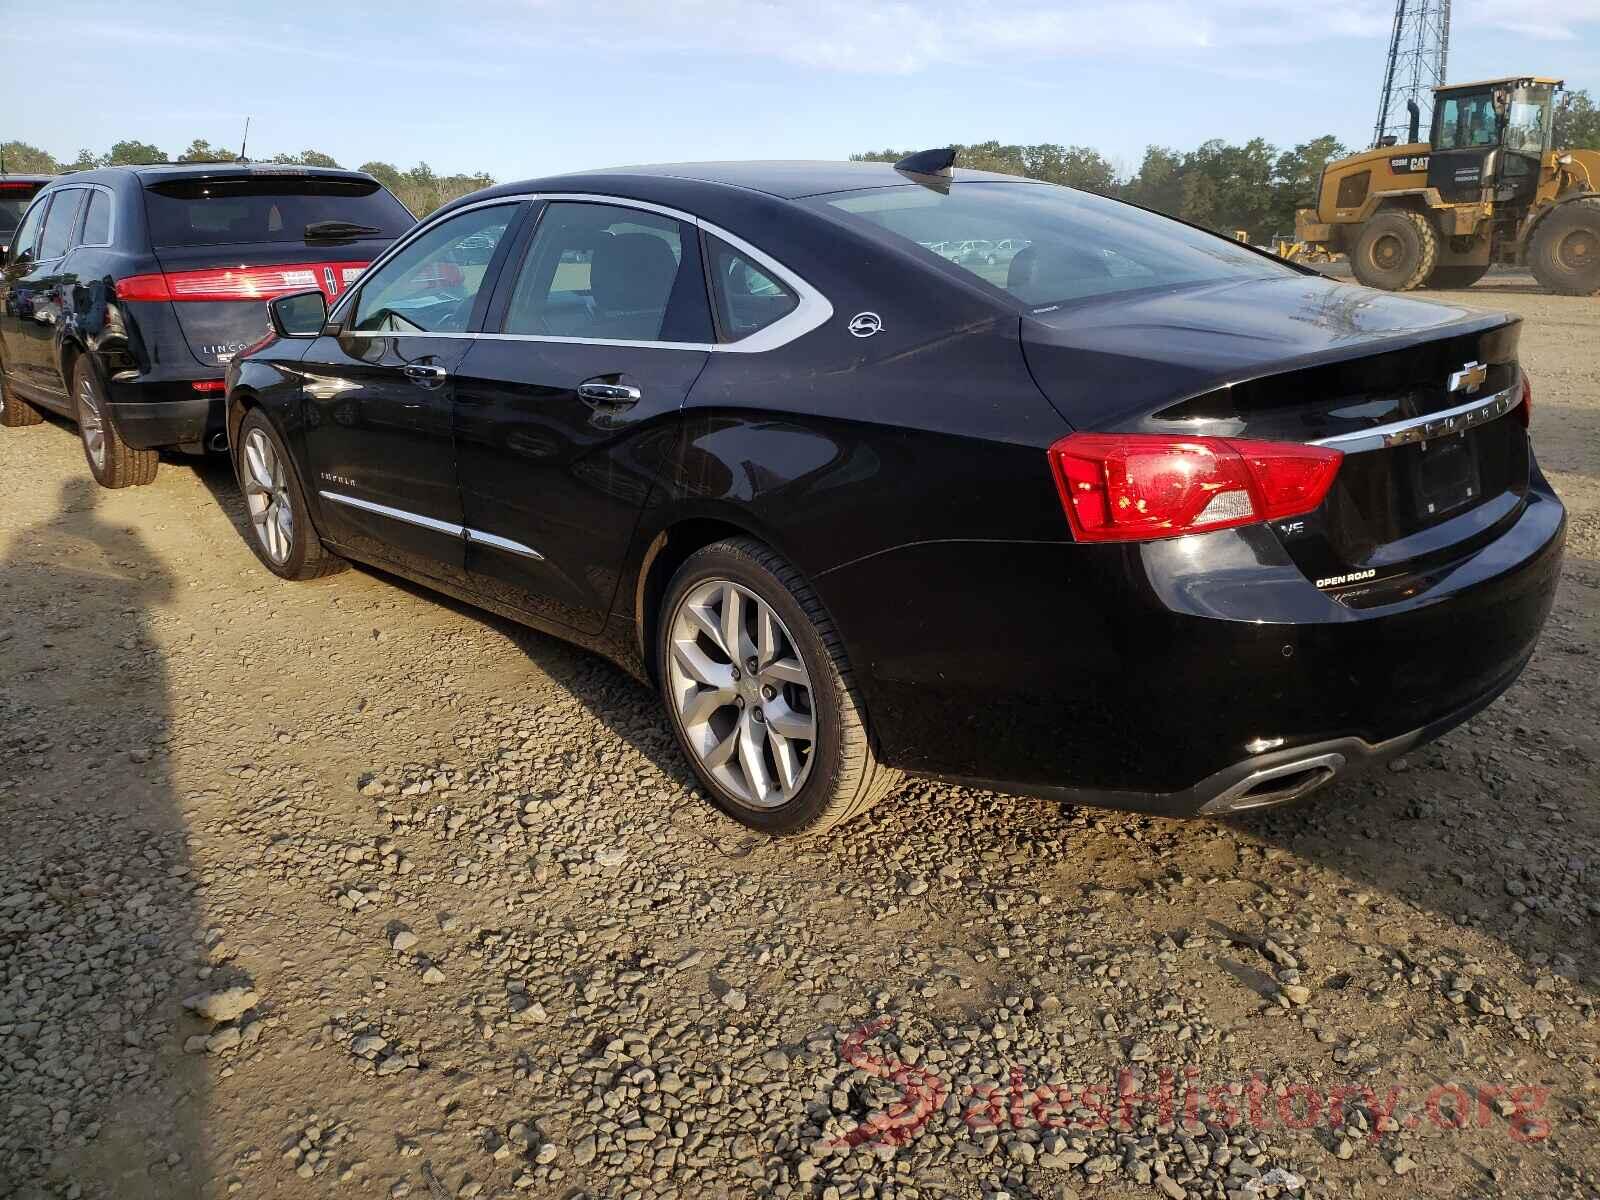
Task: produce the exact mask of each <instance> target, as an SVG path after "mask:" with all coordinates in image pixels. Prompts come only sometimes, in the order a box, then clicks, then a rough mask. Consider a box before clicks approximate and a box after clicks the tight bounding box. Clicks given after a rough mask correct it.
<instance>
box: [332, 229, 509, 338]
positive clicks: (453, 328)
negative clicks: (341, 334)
mask: <svg viewBox="0 0 1600 1200" xmlns="http://www.w3.org/2000/svg"><path fill="white" fill-rule="evenodd" d="M516 212H517V205H516V204H515V203H509V204H496V205H491V206H490V207H488V208H475V209H472V210H471V211H470V212H464V213H461V214H460V215H458V216H454V217H447V218H446V219H445V220H443V221H440V222H439V223H438V224H437V225H435V226H433V228H431V229H429V230H428V231H427V232H425V233H423V234H421V235H420V236H418V237H417V238H416V239H414V240H413V241H412V242H410V243H409V244H408V245H407V246H406V247H405V248H404V249H402V250H400V251H399V252H398V253H397V254H396V255H395V256H394V257H393V258H391V259H390V260H389V261H388V262H386V263H384V264H383V266H381V267H379V268H378V269H377V270H376V271H374V272H372V274H371V275H369V276H368V277H367V279H366V281H365V282H364V283H363V284H362V285H361V295H360V296H359V297H358V298H357V300H356V315H355V323H354V326H353V328H355V329H357V330H360V331H362V332H378V331H383V332H387V333H464V332H466V329H467V323H468V322H469V321H470V320H471V319H472V311H473V307H474V306H475V305H476V303H477V299H478V293H479V292H481V291H482V290H483V280H484V275H485V274H486V273H487V272H488V270H489V264H490V262H491V261H492V260H493V259H494V252H495V249H496V247H498V246H499V245H500V239H501V238H502V237H504V236H505V232H506V227H507V226H508V225H510V224H511V218H512V217H513V216H515V215H516Z"/></svg>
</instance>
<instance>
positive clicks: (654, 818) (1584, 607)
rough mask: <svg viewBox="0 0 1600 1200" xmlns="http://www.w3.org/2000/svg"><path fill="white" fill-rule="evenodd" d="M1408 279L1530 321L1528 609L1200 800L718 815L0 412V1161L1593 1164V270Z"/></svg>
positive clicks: (547, 675)
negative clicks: (1206, 807) (1419, 683)
mask: <svg viewBox="0 0 1600 1200" xmlns="http://www.w3.org/2000/svg"><path fill="white" fill-rule="evenodd" d="M1444 298H1446V299H1449V300H1452V301H1459V302H1461V303H1469V304H1474V305H1478V306H1483V307H1506V308H1511V309H1514V310H1516V311H1519V312H1522V313H1524V314H1525V315H1526V316H1527V318H1528V327H1527V331H1526V335H1525V339H1524V349H1525V358H1526V361H1527V362H1528V364H1529V365H1530V367H1531V369H1532V371H1533V372H1534V373H1535V374H1534V377H1535V383H1536V417H1535V421H1536V429H1537V434H1538V440H1539V445H1540V451H1541V456H1542V459H1543V461H1544V463H1545V466H1546V468H1547V470H1549V471H1550V473H1551V474H1552V476H1553V477H1554V479H1555V480H1556V483H1557V486H1558V487H1559V488H1560V490H1561V491H1562V493H1563V495H1564V496H1565V498H1566V499H1567V501H1568V504H1569V506H1570V507H1571V510H1572V514H1573V521H1572V527H1571V533H1570V536H1569V543H1568V563H1567V568H1566V574H1565V579H1564V583H1563V587H1562V590H1561V593H1560V596H1559V598H1558V600H1557V604H1556V609H1555V613H1554V615H1553V617H1552V619H1551V622H1550V625H1549V628H1548V629H1547V631H1546V634H1545V638H1544V641H1543V642H1542V644H1541V647H1540V650H1539V653H1538V655H1537V656H1536V658H1535V659H1534V661H1533V664H1532V665H1531V667H1530V668H1529V669H1528V671H1527V673H1526V674H1525V676H1524V677H1523V679H1522V681H1521V682H1520V683H1519V684H1518V685H1517V686H1516V687H1515V688H1513V689H1512V690H1511V691H1510V692H1509V693H1508V694H1507V695H1506V696H1505V697H1504V698H1503V699H1501V700H1500V701H1499V702H1498V703H1496V704H1495V705H1494V706H1493V707H1491V708H1490V709H1488V710H1487V711H1486V712H1484V713H1483V714H1482V715H1480V716H1479V717H1477V718H1476V719H1474V720H1473V721H1472V722H1471V723H1470V724H1468V725H1467V726H1464V727H1462V728H1461V729H1458V730H1456V731H1455V732H1453V733H1451V734H1450V735H1448V736H1447V737H1446V738H1444V739H1443V740H1442V741H1441V742H1439V743H1437V744H1435V745H1432V746H1429V747H1426V748H1424V749H1422V750H1420V751H1419V752H1416V753H1414V754H1413V755H1411V756H1410V757H1409V759H1408V760H1405V761H1402V762H1398V763H1395V764H1393V765H1392V767H1391V769H1389V770H1388V771H1385V772H1382V773H1380V774H1378V775H1375V776H1370V777H1367V778H1360V779H1354V780H1350V781H1347V782H1344V783H1341V784H1340V785H1338V786H1336V787H1335V788H1333V789H1331V790H1329V791H1325V792H1323V793H1320V794H1319V795H1318V796H1317V797H1316V798H1315V799H1314V800H1313V801H1311V802H1309V803H1308V804H1306V805H1304V806H1302V807H1299V808H1296V809H1292V810H1287V811H1282V812H1278V813H1274V814H1267V815H1262V816H1259V817H1257V818H1254V819H1250V820H1238V821H1231V822H1225V823H1218V822H1176V821H1164V820H1156V819H1150V818H1145V817H1138V816H1129V815H1124V814H1116V813H1104V812H1099V811H1092V810H1085V809H1070V808H1069V809H1064V808H1061V807H1060V806H1057V805H1051V804H1046V803H1043V802H1038V801H1032V800H1022V799H1016V798H1012V797H1002V796H996V795H991V794H988V793H982V792H976V791H971V790H964V789H960V788H955V787H948V786H938V785H933V784H927V783H916V784H911V785H908V786H907V787H906V788H904V789H903V791H902V792H901V793H899V794H898V795H897V796H896V797H895V798H893V799H892V800H891V801H889V802H886V803H885V804H884V805H882V806H881V807H880V808H879V809H878V810H877V811H876V812H874V813H873V814H872V815H871V816H869V817H868V818H867V819H865V820H863V821H861V822H859V823H857V824H856V825H854V826H851V827H850V828H848V829H847V830H845V831H843V832H841V833H839V834H837V835H835V836H832V837H828V838H825V839H822V840H819V841H815V842H810V843H805V844H792V843H783V844H770V843H763V842H760V841H758V840H755V839H752V838H751V837H749V836H747V835H746V834H744V833H743V831H741V830H740V829H739V828H737V827H736V826H734V825H732V824H731V823H729V822H727V821H725V820H723V819H722V818H720V817H719V816H717V815H715V814H714V813H713V812H712V810H710V809H709V808H708V807H707V806H706V805H705V804H704V803H703V802H702V801H701V800H700V799H699V798H698V797H697V796H696V794H695V788H694V785H693V783H692V780H691V778H690V777H689V775H688V773H687V771H686V770H685V769H684V768H683V767H682V766H681V765H680V764H679V762H678V760H677V757H676V754H675V751H674V749H673V746H672V743H671V740H670V737H669V733H668V730H667V727H666V725H665V724H664V721H663V718H662V717H661V715H660V714H659V713H658V710H657V707H656V701H655V699H654V697H653V696H652V695H651V694H649V693H647V692H646V691H644V690H643V689H641V688H640V687H638V686H637V685H635V684H634V683H632V682H630V681H629V680H628V679H627V678H625V677H624V676H623V675H621V674H620V673H619V672H617V671H616V670H614V669H613V668H611V667H610V666H608V665H606V664H605V663H602V662H600V661H598V660H596V659H593V658H591V657H589V656H587V655H585V654H583V653H582V652H579V651H577V650H574V649H571V648H569V647H567V646H566V645H564V644H562V643H559V642H557V641H554V640H552V639H548V638H545V637H542V636H540V635H537V634H534V633H531V632H528V631H526V630H522V629H519V628H517V627H514V626H512V625H510V624H508V623H505V622H501V621H499V620H497V619H494V618H490V617H486V616H483V615H481V614H478V613H476V612H473V611H470V610H468V609H466V608H464V607H460V606H456V605H453V604H451V603H449V602H446V601H442V600H440V599H438V598H435V597H434V596H432V595H429V594H427V593H424V592H422V591H420V590H417V589H413V588H410V587H409V586H407V585H404V584H401V583H398V582H396V581H395V580H392V579H389V578H387V577H384V576H381V575H378V574H375V573H368V572H364V571H353V572H347V573H345V574H342V575H339V576H337V577H334V578H332V579H329V580H325V581H322V582H320V583H316V584H308V585H299V586H294V585H289V584H284V583H280V582H278V581H277V580H275V579H273V578H272V577H270V576H269V575H267V573H266V572H265V571H264V570H262V569H261V568H260V567H259V566H258V564H257V563H256V561H255V560H254V558H253V557H252V556H251V554H250V552H249V550H248V548H247V547H246V546H245V544H244V543H243V541H242V540H241V535H240V523H241V519H242V518H241V508H240V505H239V503H238V501H237V499H236V497H235V494H234V489H233V486H232V484H231V481H230V480H229V477H228V475H227V473H226V469H225V468H224V466H223V465H222V464H221V463H220V462H210V463H206V464H202V465H200V466H198V467H197V466H195V465H194V464H192V463H185V462H182V461H176V462H171V463H168V464H166V465H164V466H163V468H162V471H161V475H160V477H159V479H158V480H157V482H156V483H155V485H154V486H152V487H149V488H144V489H138V490H133V491H128V492H122V493H106V492H101V491H98V490H97V489H95V488H94V487H93V486H92V484H91V483H90V482H89V481H88V476H87V473H86V470H85V468H84V465H83V463H82V459H81V456H80V452H79V449H78V446H77V443H76V441H75V438H74V437H73V435H72V433H71V431H70V429H69V428H68V427H65V426H62V425H57V424H53V423H47V424H46V425H44V426H41V427H38V428H33V429H26V430H5V431H0V433H3V436H0V481H3V483H0V820H3V822H4V829H5V833H4V836H3V837H0V1116H3V1117H4V1121H3V1122H0V1195H5V1196H11V1195H16V1196H27V1197H34V1196H64V1197H80V1196H84V1197H105V1198H107V1200H110V1198H116V1200H123V1198H131V1197H146V1196H148V1197H183V1196H197V1197H199V1196H203V1197H211V1196H233V1195H238V1196H240V1197H246V1198H248V1197H257V1196H269V1195H270V1196H287V1197H298V1196H323V1195H333V1194H352V1195H364V1196H396V1197H398V1196H406V1195H410V1196H415V1197H419V1198H426V1200H438V1198H440V1197H455V1196H460V1197H466V1198H470V1197H474V1196H482V1197H491V1196H510V1195H516V1194H526V1195H531V1196H552V1197H575V1196H579V1195H588V1196H593V1197H600V1196H612V1197H645V1196H680V1195H681V1196H696V1197H700V1196H705V1197H716V1196H729V1197H733V1196H751V1195H762V1196H792V1197H823V1198H826V1200H847V1198H850V1197H862V1198H864V1197H902V1198H910V1197H928V1198H932V1200H945V1198H948V1197H980V1196H981V1197H1000V1196H1012V1197H1019V1198H1020V1197H1052V1198H1061V1197H1071V1196H1078V1197H1084V1198H1087V1197H1124V1196H1127V1197H1135V1196H1165V1197H1170V1198H1177V1197H1185V1196H1188V1197H1224V1196H1227V1197H1236V1198H1242V1200H1258V1198H1270V1197H1273V1196H1288V1197H1303V1196H1335V1195H1337V1196H1346V1195H1348V1196H1363V1195H1365V1196H1379V1195H1390V1194H1404V1195H1420V1196H1453V1197H1468V1196H1491V1195H1515V1196H1540V1197H1593V1196H1596V1195H1600V1150H1597V1140H1600V1139H1597V1135H1600V1129H1597V1110H1596V1104H1597V1100H1600V1075H1597V1068H1596V1065H1595V1064H1596V1057H1597V1048H1596V1043H1597V1041H1600V1025H1597V1022H1596V1013H1595V1000H1596V987H1595V983H1596V969H1597V967H1600V945H1597V938H1596V928H1597V920H1600V814H1597V812H1596V803H1595V801H1596V785H1595V783H1594V777H1595V772H1596V769H1597V766H1600V732H1597V721H1596V712H1597V702H1596V681H1595V676H1596V671H1595V659H1594V657H1593V651H1594V646H1595V644H1596V632H1597V627H1600V593H1597V589H1600V382H1597V378H1596V373H1595V368H1596V356H1595V350H1594V347H1595V346H1596V345H1600V302H1595V301H1586V300H1573V299H1565V298H1557V297H1547V296H1541V295H1538V294H1536V293H1535V292H1534V290H1533V288H1532V286H1531V282H1530V281H1525V280H1519V279H1517V278H1515V277H1506V276H1496V277H1494V278H1493V280H1492V281H1486V284H1485V285H1482V286H1480V287H1479V288H1477V289H1475V290H1473V291H1472V292H1471V293H1463V294H1460V295H1454V296H1447V297H1444ZM1164 1079H1171V1080H1173V1081H1174V1082H1173V1084H1172V1088H1173V1090H1174V1091H1175V1093H1176V1095H1175V1096H1174V1097H1173V1099H1172V1101H1171V1102H1170V1103H1166V1102H1164V1101H1163V1099H1162V1095H1163V1089H1164V1085H1163V1080H1164ZM1124 1092H1126V1093H1130V1095H1129V1096H1128V1097H1127V1099H1126V1100H1123V1099H1122V1093H1124ZM1189 1095H1192V1096H1193V1097H1195V1102H1194V1103H1193V1104H1186V1102H1185V1097H1186V1096H1189ZM1335 1097H1338V1102H1336V1100H1335ZM1430 1101H1431V1103H1430ZM1457 1125H1461V1126H1463V1127H1459V1128H1457V1127H1456V1126H1457ZM1397 1176H1403V1177H1404V1182H1403V1183H1400V1182H1399V1181H1398V1180H1397Z"/></svg>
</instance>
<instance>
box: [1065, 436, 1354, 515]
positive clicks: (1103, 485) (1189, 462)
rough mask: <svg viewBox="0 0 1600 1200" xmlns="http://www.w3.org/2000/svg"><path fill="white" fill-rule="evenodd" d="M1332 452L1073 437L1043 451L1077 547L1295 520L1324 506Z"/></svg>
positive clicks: (1213, 441)
mask: <svg viewBox="0 0 1600 1200" xmlns="http://www.w3.org/2000/svg"><path fill="white" fill-rule="evenodd" d="M1343 458H1344V455H1343V454H1342V453H1341V452H1340V451H1338V450H1329V449H1326V448H1324V447H1321V446H1306V445H1301V444H1299V443H1297V442H1252V441H1242V440H1240V439H1237V438H1211V437H1188V438H1176V437H1167V436H1165V435H1163V434H1148V433H1074V434H1071V435H1069V436H1067V437H1064V438H1062V439H1061V440H1060V441H1058V442H1056V443H1055V444H1054V445H1053V446H1051V447H1050V466H1051V469H1052V470H1053V471H1054V473H1055V479H1056V487H1057V488H1058V489H1060V492H1061V504H1062V507H1063V508H1065V509H1066V512H1067V522H1068V524H1070V525H1071V527H1072V536H1073V537H1074V538H1076V539H1077V540H1078V541H1080V542H1139V541H1149V540H1151V539H1154V538H1168V537H1178V536H1180V535H1182V534H1186V533H1205V532H1208V531H1210V530H1213V529H1227V528H1230V527H1232V526H1235V525H1250V524H1253V523H1255V522H1257V521H1274V520H1278V519H1279V518H1282V517H1293V516H1299V515H1300V514H1302V513H1307V512H1310V511H1311V510H1312V509H1314V508H1316V507H1317V505H1319V504H1321V503H1322V499H1323V497H1324V496H1326V495H1327V494H1328V489H1329V488H1330V487H1331V486H1332V485H1333V479H1334V476H1335V475H1337V474H1338V473H1339V462H1340V460H1341V459H1343Z"/></svg>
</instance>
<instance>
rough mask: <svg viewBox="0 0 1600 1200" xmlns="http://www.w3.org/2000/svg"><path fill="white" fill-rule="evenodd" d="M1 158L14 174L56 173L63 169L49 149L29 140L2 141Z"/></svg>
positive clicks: (0, 143) (6, 167)
mask: <svg viewBox="0 0 1600 1200" xmlns="http://www.w3.org/2000/svg"><path fill="white" fill-rule="evenodd" d="M0 160H3V161H4V162H5V169H6V171H7V172H9V173H10V174H13V175H55V174H57V173H59V172H60V170H61V164H60V163H58V162H56V160H55V159H54V158H52V157H51V156H50V152H49V151H47V150H41V149H39V147H37V146H30V145H28V143H27V142H0Z"/></svg>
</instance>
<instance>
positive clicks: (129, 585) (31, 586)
mask: <svg viewBox="0 0 1600 1200" xmlns="http://www.w3.org/2000/svg"><path fill="white" fill-rule="evenodd" d="M105 495H106V494H105V493H103V492H101V491H100V490H99V489H98V488H97V487H96V486H95V485H94V484H93V483H92V482H91V481H90V480H89V479H88V478H87V474H86V475H85V478H82V479H77V480H73V481H71V482H68V483H66V484H65V485H63V486H62V488H61V492H60V496H59V498H58V502H57V509H56V511H55V512H54V513H53V514H52V515H51V516H49V517H48V518H47V519H45V520H43V521H40V522H37V523H35V524H34V525H32V526H30V527H28V528H21V529H17V528H12V529H11V530H10V536H9V537H8V538H7V539H6V541H5V543H4V544H3V545H0V824H3V826H4V829H5V834H4V836H3V837H0V1112H4V1113H5V1114H6V1120H5V1122H4V1124H3V1125H0V1194H4V1195H8V1196H10V1195H15V1196H18V1197H30V1198H32V1197H43V1196H45V1195H67V1196H73V1195H77V1194H78V1192H79V1188H81V1189H82V1190H83V1192H84V1194H87V1195H112V1196H116V1197H118V1198H119V1200H125V1198H137V1197H150V1198H151V1200H154V1198H156V1197H187V1196H196V1195H199V1194H201V1193H202V1192H203V1191H206V1190H208V1187H207V1185H208V1176H209V1170H208V1158H207V1148H206V1144H205V1117H206V1109H207V1102H208V1073H207V1069H206V1066H205V1063H204V1062H203V1061H202V1060H203V1058H204V1057H205V1056H204V1055H200V1056H198V1057H196V1056H192V1055H187V1056H186V1055H185V1054H184V1052H183V1046H182V1041H183V1037H184V1035H185V1034H186V1033H192V1032H194V1030H193V1029H190V1028H188V1026H189V1025H191V1024H192V1023H193V1022H192V1021H191V1020H190V1019H187V1018H183V1017H182V1016H181V1015H180V1014H181V1008H180V999H181V997H182V996H183V995H184V994H185V993H186V992H192V991H195V990H199V989H197V988H196V987H195V986H194V982H195V976H194V969H195V966H196V963H195V962H194V961H193V958H194V956H195V954H196V953H197V950H196V947H197V945H198V944H199V933H200V921H199V914H198V911H197V906H196V903H195V899H194V884H193V882H192V878H193V877H192V875H191V873H190V856H189V851H188V841H187V836H186V831H185V827H184V817H183V813H182V809H181V803H180V798H179V796H178V794H177V787H176V785H175V783H174V780H173V778H172V771H171V767H170V759H169V756H168V752H167V751H168V745H169V743H170V740H171V738H172V735H173V711H172V701H171V689H170V687H169V684H168V680H167V676H166V666H165V662H164V659H163V655H162V652H161V650H160V647H159V643H158V641H157V638H156V634H155V631H154V626H153V619H152V613H153V612H154V611H155V610H157V609H158V608H160V607H161V606H163V605H164V604H166V603H167V602H168V601H169V600H170V599H171V597H172V596H173V594H174V581H173V578H172V576H171V575H170V574H169V573H168V572H167V570H166V568H165V567H164V566H163V564H162V562H161V561H160V559H159V558H158V557H157V556H156V555H155V554H154V553H153V552H152V551H151V549H150V548H149V546H148V545H147V544H146V543H145V541H144V539H143V538H142V537H140V535H139V534H138V533H137V532H136V531H135V530H133V529H132V528H129V527H126V526H123V525H120V524H115V523H112V522H110V521H108V520H106V519H105V518H104V517H103V516H102V514H101V512H100V511H99V509H100V506H101V504H102V503H103V498H104V497H105Z"/></svg>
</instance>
